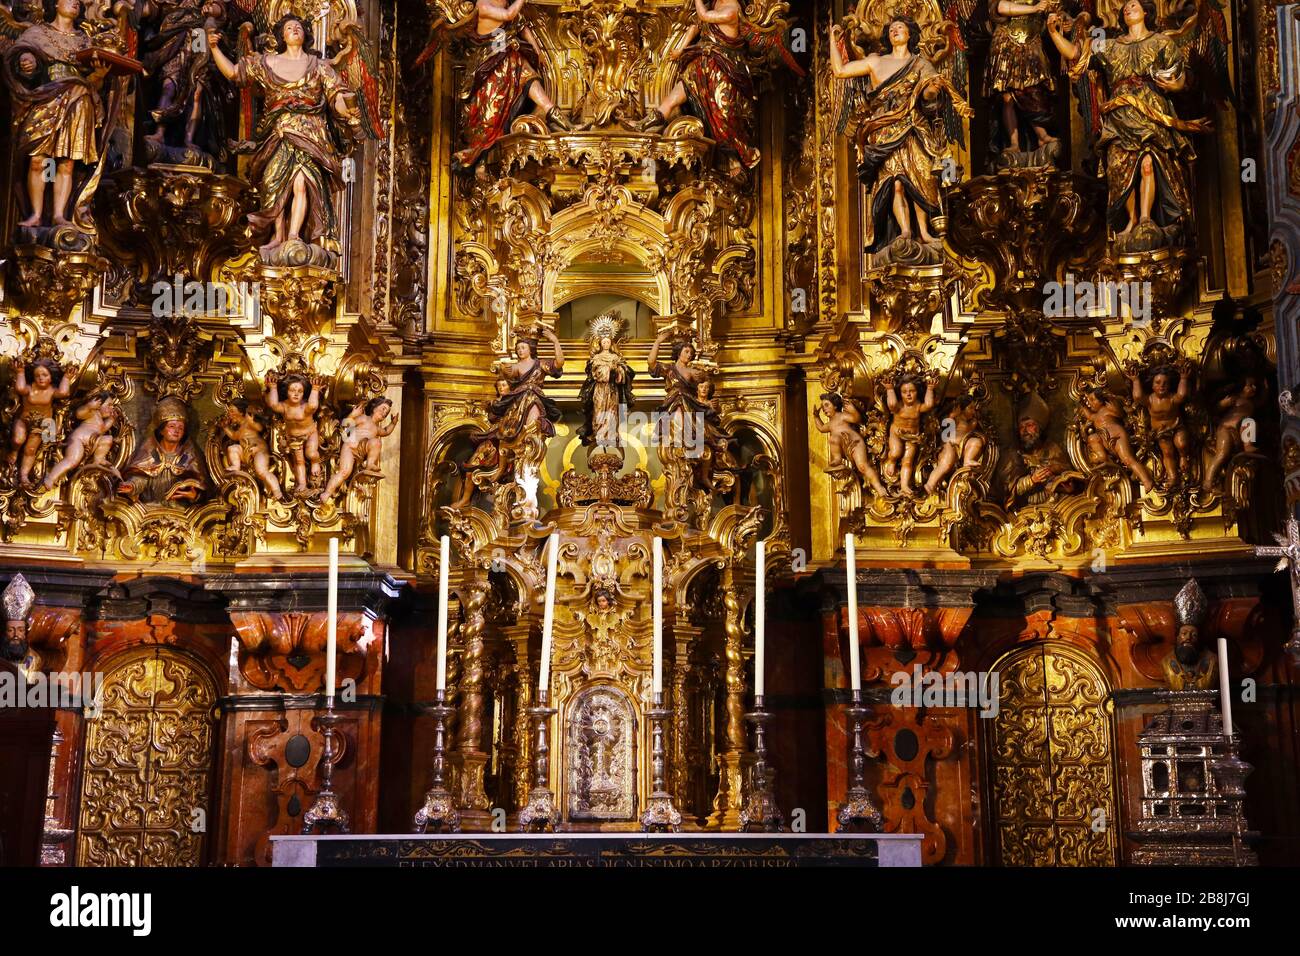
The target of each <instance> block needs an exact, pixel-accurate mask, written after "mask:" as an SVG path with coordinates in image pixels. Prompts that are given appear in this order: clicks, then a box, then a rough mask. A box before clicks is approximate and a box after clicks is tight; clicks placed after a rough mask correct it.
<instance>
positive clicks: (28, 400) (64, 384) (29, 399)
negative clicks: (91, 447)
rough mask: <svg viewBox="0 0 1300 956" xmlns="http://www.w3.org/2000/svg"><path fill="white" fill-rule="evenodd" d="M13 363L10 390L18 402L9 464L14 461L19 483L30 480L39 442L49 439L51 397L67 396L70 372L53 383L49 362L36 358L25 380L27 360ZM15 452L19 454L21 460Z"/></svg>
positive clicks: (12, 463)
mask: <svg viewBox="0 0 1300 956" xmlns="http://www.w3.org/2000/svg"><path fill="white" fill-rule="evenodd" d="M17 365H18V371H17V377H16V378H15V379H14V392H15V393H16V394H17V395H18V396H19V397H20V398H21V399H22V405H21V407H20V408H19V409H18V414H17V416H16V417H15V418H14V426H13V434H12V437H11V439H10V450H9V467H10V468H13V467H14V465H15V464H17V465H18V475H17V479H18V481H17V483H18V485H19V486H20V487H22V486H25V485H27V484H28V483H29V482H30V481H31V475H32V468H33V467H34V466H35V465H36V457H37V455H39V454H40V451H41V448H42V446H43V445H44V444H45V443H46V441H52V440H53V429H54V400H55V399H56V398H67V397H68V395H69V394H70V393H71V391H72V380H73V378H74V376H72V375H69V374H67V373H64V375H63V379H62V381H60V382H59V384H58V385H55V384H54V366H53V363H51V362H50V361H49V360H48V359H40V360H38V361H36V362H33V363H32V364H31V366H30V369H31V376H32V377H31V381H30V382H29V381H28V380H27V373H28V368H29V366H28V364H27V363H26V362H22V361H19V362H18V363H17ZM19 455H21V456H22V460H21V462H19Z"/></svg>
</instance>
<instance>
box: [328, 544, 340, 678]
mask: <svg viewBox="0 0 1300 956" xmlns="http://www.w3.org/2000/svg"><path fill="white" fill-rule="evenodd" d="M325 600H326V606H325V696H326V697H328V698H330V699H333V697H334V655H335V653H336V652H337V651H338V643H339V539H338V538H330V576H329V596H328V597H327V598H326V599H325Z"/></svg>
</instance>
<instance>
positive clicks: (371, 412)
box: [321, 395, 400, 501]
mask: <svg viewBox="0 0 1300 956" xmlns="http://www.w3.org/2000/svg"><path fill="white" fill-rule="evenodd" d="M392 411H393V400H392V399H391V398H388V397H387V396H386V395H379V396H376V397H375V398H372V399H370V400H369V401H368V402H364V403H358V404H357V405H356V406H354V407H353V409H352V413H351V414H350V415H348V417H347V418H345V419H343V426H342V427H343V444H342V446H341V447H340V448H339V463H338V467H337V468H336V469H335V470H334V474H332V475H331V476H330V480H329V481H327V482H326V483H325V490H324V491H322V492H321V499H322V500H323V501H329V500H330V499H332V498H333V497H334V496H335V495H336V494H337V493H338V490H339V489H340V488H342V487H343V483H344V482H345V481H347V480H348V479H349V478H351V477H352V472H353V471H354V470H355V469H356V467H357V463H358V462H360V464H361V473H362V474H365V475H382V474H383V472H382V471H381V470H380V468H379V457H380V454H381V453H382V452H383V440H384V439H385V438H387V437H388V436H389V435H391V434H392V433H393V429H395V428H396V427H397V420H398V418H399V417H400V416H399V415H396V414H394V415H393V416H392V417H391V418H390V417H389V413H390V412H392Z"/></svg>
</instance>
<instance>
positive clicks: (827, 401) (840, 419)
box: [813, 392, 889, 497]
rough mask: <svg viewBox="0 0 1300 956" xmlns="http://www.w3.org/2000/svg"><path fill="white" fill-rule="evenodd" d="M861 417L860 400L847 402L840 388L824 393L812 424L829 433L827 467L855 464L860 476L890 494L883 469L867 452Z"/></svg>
mask: <svg viewBox="0 0 1300 956" xmlns="http://www.w3.org/2000/svg"><path fill="white" fill-rule="evenodd" d="M862 421H863V414H862V408H861V407H860V406H859V405H858V403H857V400H856V399H854V398H852V397H850V398H849V400H848V401H847V402H846V401H845V400H844V397H843V396H842V395H840V394H838V393H837V392H825V393H823V394H822V396H821V403H820V404H819V405H818V406H817V407H816V408H814V409H813V425H814V427H816V429H817V430H818V431H819V432H821V433H822V434H824V435H825V436H826V444H827V449H828V456H827V465H828V468H827V471H830V472H837V471H843V470H845V469H847V468H848V466H849V465H852V467H853V468H854V469H855V470H856V471H857V473H858V475H860V476H861V480H862V481H864V482H866V484H867V485H868V486H869V487H870V488H871V490H872V491H874V492H875V493H876V494H877V495H880V496H881V497H884V496H886V495H888V494H889V489H887V488H886V487H885V483H884V482H883V481H881V480H880V472H878V471H877V470H876V466H875V465H873V464H872V463H871V457H870V456H869V455H868V454H867V441H866V439H865V438H863V436H862V431H861V426H862Z"/></svg>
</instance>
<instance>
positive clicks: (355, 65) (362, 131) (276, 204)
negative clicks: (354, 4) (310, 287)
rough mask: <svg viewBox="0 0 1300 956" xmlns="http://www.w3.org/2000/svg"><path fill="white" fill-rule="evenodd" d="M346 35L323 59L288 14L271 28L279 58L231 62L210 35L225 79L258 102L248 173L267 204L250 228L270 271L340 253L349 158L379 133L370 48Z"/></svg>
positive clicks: (214, 32) (211, 30)
mask: <svg viewBox="0 0 1300 956" xmlns="http://www.w3.org/2000/svg"><path fill="white" fill-rule="evenodd" d="M346 32H347V35H348V37H349V41H348V43H347V44H345V45H344V47H343V49H342V50H341V51H340V52H339V54H338V55H337V56H336V57H335V58H334V59H333V60H327V59H325V58H323V57H322V56H319V55H317V54H315V53H311V52H308V51H309V50H310V49H312V48H313V43H312V35H311V28H310V26H309V25H308V24H307V23H305V22H304V21H303V20H302V18H300V17H298V16H296V15H294V14H292V13H290V14H286V15H285V16H283V17H281V18H280V20H279V21H278V22H277V23H276V24H275V26H274V27H272V28H271V34H272V36H273V38H274V39H275V41H276V43H277V44H278V47H279V51H280V52H278V53H250V54H248V55H246V56H243V57H241V58H240V60H239V62H238V63H234V62H232V61H231V60H230V58H229V57H227V56H226V55H225V53H223V52H222V50H221V32H220V31H219V30H218V29H217V28H216V27H215V26H209V27H208V28H207V36H208V47H209V50H210V51H211V54H212V61H213V63H215V64H216V67H217V69H218V70H219V71H220V72H221V75H222V76H224V77H225V78H226V79H228V80H231V81H232V82H234V83H235V84H237V85H238V86H242V87H249V88H252V89H256V90H258V91H260V92H261V94H262V113H261V116H260V118H259V120H258V123H257V129H256V132H255V134H254V135H255V139H256V148H255V150H254V152H253V156H252V162H251V164H250V166H249V176H250V178H251V179H252V181H253V182H254V183H255V184H256V186H257V192H258V196H259V198H260V199H261V202H262V206H261V208H260V209H258V210H257V211H256V212H253V213H250V214H249V217H248V221H249V224H250V226H251V227H252V229H253V232H254V233H255V234H256V235H257V236H258V237H259V241H263V245H262V246H261V257H262V261H263V262H266V263H268V264H270V265H293V266H299V265H318V266H333V264H334V263H335V261H337V254H338V252H339V249H340V245H339V232H338V216H337V215H336V213H335V210H334V197H335V195H336V194H337V193H341V192H342V191H343V190H344V188H345V185H346V183H345V179H344V170H343V161H344V158H345V153H346V152H350V151H351V149H352V144H353V143H354V142H355V141H357V140H360V139H362V138H366V137H369V138H371V139H378V138H381V137H382V135H383V129H382V125H381V124H380V123H379V120H378V116H379V113H378V111H377V109H376V106H377V104H376V103H375V102H374V97H375V96H376V95H377V87H376V84H375V80H374V76H373V69H372V67H371V56H370V52H369V49H368V48H367V46H366V45H365V43H363V42H362V40H361V38H360V36H359V32H358V30H357V29H356V28H355V25H352V26H351V27H350V28H349V29H348V30H347V31H346ZM326 39H328V38H321V40H322V43H323V42H324V41H325V40H326ZM336 68H337V71H336ZM264 240H269V241H264Z"/></svg>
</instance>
